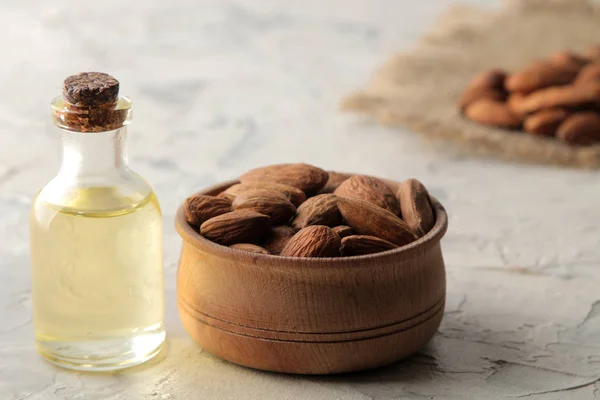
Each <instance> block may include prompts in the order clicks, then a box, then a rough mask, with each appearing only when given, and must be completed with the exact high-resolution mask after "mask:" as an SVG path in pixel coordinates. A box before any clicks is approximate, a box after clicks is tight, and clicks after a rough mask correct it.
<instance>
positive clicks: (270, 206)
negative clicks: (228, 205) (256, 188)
mask: <svg viewBox="0 0 600 400" xmlns="http://www.w3.org/2000/svg"><path fill="white" fill-rule="evenodd" d="M273 193H275V194H273ZM252 194H254V195H252ZM277 194H280V195H281V197H279V196H277ZM232 207H233V209H234V210H252V211H256V212H258V213H261V214H264V215H268V216H269V217H271V222H272V223H274V224H280V223H286V222H289V220H290V219H292V217H293V216H294V214H296V207H294V205H293V204H292V203H291V202H290V201H289V200H288V199H287V198H285V196H284V195H283V194H281V193H278V192H271V193H266V196H265V195H261V193H257V192H245V193H243V194H242V195H240V196H238V197H236V198H235V200H234V201H233V204H232Z"/></svg>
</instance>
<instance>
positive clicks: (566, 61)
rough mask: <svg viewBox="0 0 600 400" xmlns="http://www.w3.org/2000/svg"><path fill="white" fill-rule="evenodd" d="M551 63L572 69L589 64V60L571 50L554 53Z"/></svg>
mask: <svg viewBox="0 0 600 400" xmlns="http://www.w3.org/2000/svg"><path fill="white" fill-rule="evenodd" d="M549 61H550V62H551V63H552V64H555V65H559V66H566V67H571V68H581V67H583V66H584V65H585V64H587V63H588V62H589V60H588V59H587V58H585V57H583V56H580V55H579V54H576V53H574V52H572V51H569V50H559V51H556V52H554V53H553V54H552V55H551V56H550V59H549Z"/></svg>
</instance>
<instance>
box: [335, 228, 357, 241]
mask: <svg viewBox="0 0 600 400" xmlns="http://www.w3.org/2000/svg"><path fill="white" fill-rule="evenodd" d="M332 229H333V231H334V232H335V233H337V234H338V236H339V237H341V238H342V239H343V238H345V237H346V236H350V235H352V234H354V231H353V230H352V228H350V227H349V226H346V225H338V226H336V227H333V228H332Z"/></svg>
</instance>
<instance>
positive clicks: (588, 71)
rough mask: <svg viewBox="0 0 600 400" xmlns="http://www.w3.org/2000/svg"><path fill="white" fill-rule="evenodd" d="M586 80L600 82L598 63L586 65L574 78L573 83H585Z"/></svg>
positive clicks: (599, 66) (599, 65)
mask: <svg viewBox="0 0 600 400" xmlns="http://www.w3.org/2000/svg"><path fill="white" fill-rule="evenodd" d="M599 62H600V60H599ZM588 82H600V64H590V65H586V66H585V67H583V68H582V69H581V72H579V75H577V79H575V85H581V84H587V83H588Z"/></svg>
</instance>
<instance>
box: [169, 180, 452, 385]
mask: <svg viewBox="0 0 600 400" xmlns="http://www.w3.org/2000/svg"><path fill="white" fill-rule="evenodd" d="M234 183H237V181H232V182H227V183H223V184H221V185H217V186H214V187H212V188H209V189H206V190H203V191H201V192H200V193H203V194H213V195H214V194H217V193H220V192H221V191H223V190H225V189H226V188H227V187H229V186H231V185H233V184H234ZM386 183H387V184H388V185H389V186H390V187H391V188H392V189H394V190H396V188H397V186H398V184H397V183H396V182H392V181H386ZM431 200H432V204H433V207H434V211H435V213H436V223H435V226H434V227H433V229H432V230H431V231H430V232H429V233H427V234H426V235H425V236H424V237H422V238H420V239H418V240H417V241H415V242H413V243H411V244H409V245H407V246H404V247H401V248H398V249H395V250H391V251H387V252H383V253H378V254H370V255H365V256H354V257H344V258H293V257H280V256H273V255H264V254H255V253H249V252H243V251H240V250H235V249H230V248H228V247H225V246H221V245H218V244H216V243H213V242H211V241H209V240H207V239H205V238H203V237H202V236H200V235H199V234H198V233H197V232H196V231H194V229H192V228H191V227H190V226H189V225H188V223H187V222H186V220H185V215H184V212H183V206H181V207H179V210H178V212H177V217H176V228H177V231H178V232H179V234H180V235H181V237H182V238H183V247H182V251H181V257H180V260H179V269H178V273H177V299H178V308H179V315H180V317H181V320H182V322H183V326H184V327H185V329H186V331H187V332H188V333H189V334H190V336H191V337H192V338H193V339H194V340H195V341H196V342H197V343H198V344H199V345H201V346H202V347H203V348H204V349H206V350H207V351H209V352H210V353H213V354H214V355H216V356H218V357H221V358H223V359H225V360H228V361H230V362H233V363H236V364H240V365H244V366H247V367H252V368H257V369H262V370H267V371H275V372H286V373H297V374H328V373H340V372H349V371H357V370H363V369H369V368H374V367H378V366H382V365H385V364H390V363H393V362H395V361H398V360H400V359H402V358H405V357H407V356H408V355H410V354H413V353H415V352H417V351H418V350H419V349H420V348H421V347H422V346H423V345H424V344H425V343H427V342H428V341H429V340H430V339H431V337H432V336H433V335H434V333H435V332H436V331H437V329H438V327H439V325H440V322H441V320H442V315H443V313H444V303H445V298H446V277H445V269H444V261H443V257H442V250H441V247H440V240H441V238H442V237H443V236H444V234H445V232H446V229H447V226H448V219H447V215H446V212H445V210H444V208H443V206H442V205H441V204H440V203H439V202H438V201H437V200H436V199H434V198H432V199H431Z"/></svg>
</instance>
